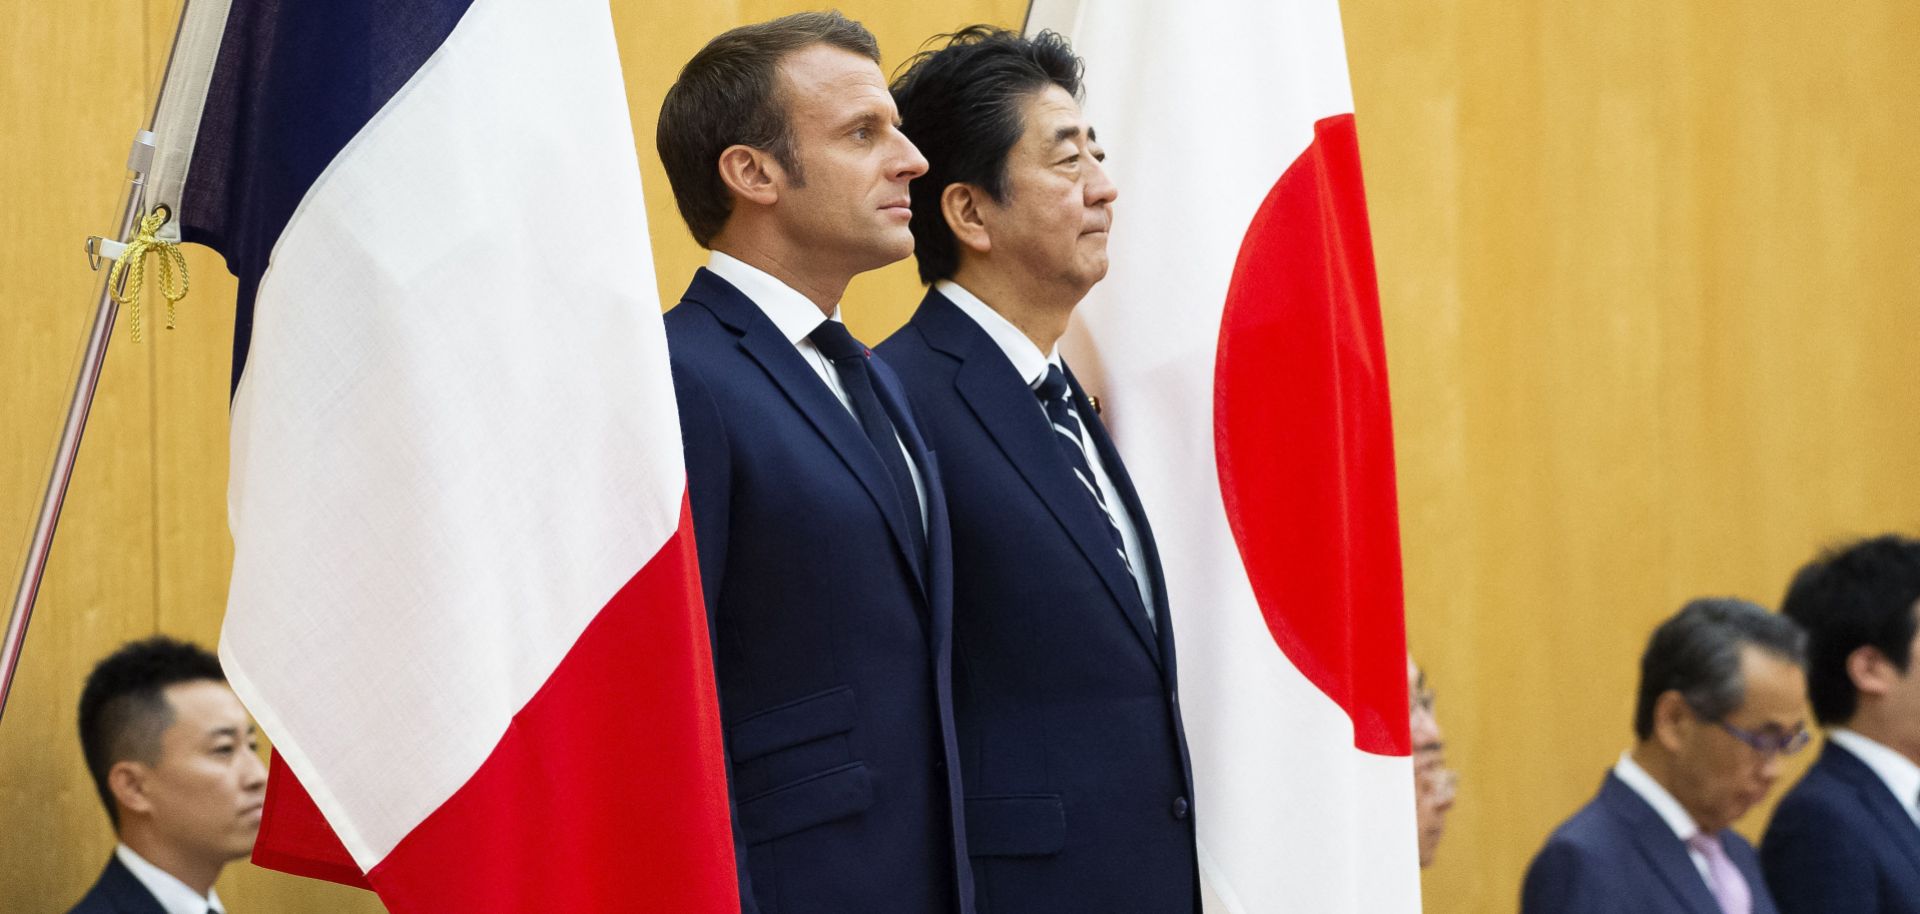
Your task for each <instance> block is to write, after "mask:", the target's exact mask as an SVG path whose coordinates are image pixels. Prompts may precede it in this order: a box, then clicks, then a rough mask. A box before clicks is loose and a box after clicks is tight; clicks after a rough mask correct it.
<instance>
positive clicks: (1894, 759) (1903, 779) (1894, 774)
mask: <svg viewBox="0 0 1920 914" xmlns="http://www.w3.org/2000/svg"><path fill="white" fill-rule="evenodd" d="M1827 739H1829V740H1832V741H1833V742H1836V743H1839V744H1840V748H1842V749H1845V750H1847V751H1848V752H1851V753H1853V756H1854V758H1857V759H1859V760H1860V761H1862V762H1865V763H1866V765H1867V767H1868V768H1870V769H1872V770H1873V773H1874V774H1877V775H1879V776H1880V780H1881V781H1883V782H1885V783H1886V785H1887V789H1888V790H1891V791H1893V798H1894V799H1895V800H1898V801H1899V802H1900V808H1901V809H1904V810H1906V811H1907V815H1908V816H1909V817H1910V818H1912V819H1913V823H1914V824H1915V825H1920V765H1916V764H1914V763H1913V760H1912V759H1909V758H1907V757H1906V756H1904V755H1901V754H1900V753H1899V751H1898V750H1895V749H1894V748H1892V747H1890V746H1888V745H1887V744H1885V743H1882V742H1878V741H1876V740H1873V739H1870V738H1868V737H1865V736H1861V735H1860V734H1859V733H1857V732H1854V731H1852V730H1848V729H1847V728H1845V727H1838V728H1835V729H1833V730H1829V731H1827Z"/></svg>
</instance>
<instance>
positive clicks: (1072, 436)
mask: <svg viewBox="0 0 1920 914" xmlns="http://www.w3.org/2000/svg"><path fill="white" fill-rule="evenodd" d="M1033 393H1034V395H1035V396H1037V397H1039V398H1040V405H1041V406H1043V407H1045V408H1046V410H1047V419H1049V420H1050V421H1052V422H1053V431H1054V433H1055V438H1054V442H1055V443H1056V444H1058V445H1060V455H1061V456H1063V457H1065V458H1067V466H1068V467H1069V468H1070V469H1072V470H1073V475H1074V477H1075V478H1077V479H1079V480H1080V485H1081V487H1083V488H1085V489H1086V490H1087V495H1088V496H1090V497H1091V498H1092V499H1093V505H1094V507H1096V508H1099V509H1100V517H1101V518H1102V519H1103V520H1105V521H1106V522H1107V533H1108V534H1110V535H1111V536H1112V537H1113V551H1114V552H1115V553H1117V554H1118V555H1119V556H1120V564H1122V565H1125V566H1126V568H1127V573H1128V574H1132V573H1133V563H1132V562H1129V561H1127V541H1126V539H1125V538H1123V537H1122V536H1121V535H1120V525H1119V524H1118V523H1117V522H1115V521H1114V519H1113V511H1112V509H1110V508H1108V507H1107V497H1106V496H1105V495H1103V494H1101V492H1100V484H1099V483H1098V482H1096V481H1095V480H1094V478H1093V467H1092V465H1090V464H1088V463H1087V446H1086V436H1085V433H1084V431H1083V427H1082V426H1081V424H1080V411H1079V410H1078V409H1075V408H1074V405H1073V392H1072V390H1071V389H1070V388H1068V387H1067V376H1066V373H1065V372H1062V371H1061V370H1060V366H1058V365H1048V366H1047V376H1046V377H1044V378H1042V379H1040V383H1039V384H1037V385H1035V386H1034V389H1033Z"/></svg>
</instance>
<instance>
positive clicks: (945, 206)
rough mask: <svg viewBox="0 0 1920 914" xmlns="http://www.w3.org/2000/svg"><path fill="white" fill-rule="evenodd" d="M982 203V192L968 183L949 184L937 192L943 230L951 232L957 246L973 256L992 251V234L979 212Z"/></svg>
mask: <svg viewBox="0 0 1920 914" xmlns="http://www.w3.org/2000/svg"><path fill="white" fill-rule="evenodd" d="M986 202H987V195H986V192H985V191H983V190H981V189H980V188H978V187H975V186H973V185H971V184H960V183H954V184H949V185H947V189H946V190H943V191H941V192H940V215H941V216H942V217H944V218H945V219H946V220H947V228H949V229H952V230H953V237H954V240H956V241H958V242H959V243H960V247H962V248H964V249H966V250H969V251H972V252H974V253H975V254H985V253H987V252H989V251H991V250H993V237H992V233H991V232H990V231H988V229H987V218H986V213H984V212H982V208H983V206H984V204H985V203H986Z"/></svg>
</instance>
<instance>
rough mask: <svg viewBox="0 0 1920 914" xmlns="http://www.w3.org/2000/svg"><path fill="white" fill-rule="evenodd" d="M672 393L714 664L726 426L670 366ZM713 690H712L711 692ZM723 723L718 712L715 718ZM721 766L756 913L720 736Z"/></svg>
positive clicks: (746, 900) (696, 382)
mask: <svg viewBox="0 0 1920 914" xmlns="http://www.w3.org/2000/svg"><path fill="white" fill-rule="evenodd" d="M673 393H674V399H675V401H676V402H677V403H678V405H679V408H680V440H681V444H682V447H683V449H684V450H685V453H686V462H687V498H688V500H689V501H691V503H692V511H693V539H694V548H695V550H696V551H697V552H698V553H699V556H700V591H701V594H702V596H703V597H704V599H705V600H706V604H707V637H708V638H709V639H710V641H711V642H712V650H713V655H714V662H715V664H716V668H717V665H718V663H719V656H720V614H719V608H720V585H721V582H722V581H723V580H725V577H724V576H725V574H726V568H727V539H728V519H729V517H730V515H731V513H732V496H731V488H732V486H731V480H732V477H733V462H732V458H731V450H730V448H729V447H728V445H727V431H726V426H725V425H724V424H723V423H722V422H721V421H720V409H719V407H718V406H716V405H715V404H714V402H713V396H712V395H711V394H710V393H708V392H707V387H706V384H705V383H703V382H702V381H701V380H700V378H699V376H698V375H696V374H695V373H694V372H693V371H692V370H690V369H688V368H686V367H685V366H684V365H681V364H680V363H679V362H674V363H673ZM717 691H718V690H717V689H716V692H717ZM725 719H726V714H725V709H724V708H723V709H722V713H721V720H722V721H723V722H724V721H725ZM722 736H723V739H722V740H721V751H722V753H723V756H724V761H725V764H726V768H727V815H728V817H729V818H730V819H731V824H732V826H733V864H734V867H735V869H736V870H737V871H738V874H739V877H740V914H759V910H760V909H759V906H758V905H756V904H755V903H754V900H753V879H752V877H751V875H750V874H749V873H748V872H747V859H748V857H747V845H746V842H745V841H744V840H742V839H741V831H740V809H739V807H738V805H737V801H736V798H737V796H738V792H737V791H735V790H734V788H733V750H732V748H731V745H730V744H731V739H728V738H724V737H725V733H724V729H723V732H722Z"/></svg>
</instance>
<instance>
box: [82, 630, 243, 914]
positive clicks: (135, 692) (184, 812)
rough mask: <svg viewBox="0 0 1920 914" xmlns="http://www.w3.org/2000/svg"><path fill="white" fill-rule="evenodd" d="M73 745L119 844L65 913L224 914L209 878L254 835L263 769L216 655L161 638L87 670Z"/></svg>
mask: <svg viewBox="0 0 1920 914" xmlns="http://www.w3.org/2000/svg"><path fill="white" fill-rule="evenodd" d="M80 745H81V749H82V751H83V752H84V753H85V755H86V760H87V770H88V771H89V772H90V773H91V774H92V775H93V783H94V788H95V789H96V790H98V791H99V793H100V801H101V803H103V804H104V805H105V806H106V809H107V818H108V819H109V820H111V821H112V822H113V826H114V831H115V833H116V834H117V835H118V836H119V838H120V844H119V846H118V847H116V848H115V849H114V852H113V856H111V857H109V858H107V865H106V868H105V870H104V871H102V872H101V874H100V878H99V880H98V881H97V882H95V883H94V885H93V888H92V889H91V890H89V891H88V892H87V894H86V897H84V898H82V899H80V903H79V904H77V905H75V906H74V907H73V909H72V914H207V912H224V911H225V910H226V909H225V907H224V906H223V905H222V904H221V903H220V896H219V895H217V894H216V893H215V892H214V891H213V884H214V882H215V880H217V879H219V877H220V871H221V870H222V869H224V868H225V867H226V865H227V864H228V863H231V862H233V861H235V860H238V859H240V858H242V857H245V856H247V854H248V853H250V852H251V851H252V850H253V839H254V836H255V835H256V834H258V833H259V831H260V808H261V803H262V802H263V801H264V799H265V797H266V786H267V770H266V766H265V765H263V764H262V763H261V761H260V756H259V751H258V748H259V747H258V744H257V742H256V739H255V736H254V727H253V721H252V720H251V719H249V718H248V717H247V712H246V709H245V708H243V707H241V706H240V699H239V698H237V697H235V696H234V694H233V690H232V689H230V688H228V687H227V680H226V676H225V674H224V673H222V672H221V670H220V661H219V660H218V659H217V658H215V657H214V656H213V655H212V654H210V653H208V652H207V651H205V650H204V649H202V648H200V647H198V646H195V645H192V644H187V643H184V642H181V641H175V640H173V639H171V638H166V637H154V638H149V639H147V640H145V641H136V642H133V643H131V644H128V645H126V646H125V647H122V648H121V649H120V650H118V651H116V652H114V653H113V654H112V655H111V656H109V657H107V658H106V659H105V660H102V661H100V664H99V665H98V666H96V667H94V669H93V673H92V674H91V675H89V676H88V677H87V684H86V687H85V689H84V690H82V692H81V694H80Z"/></svg>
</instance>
